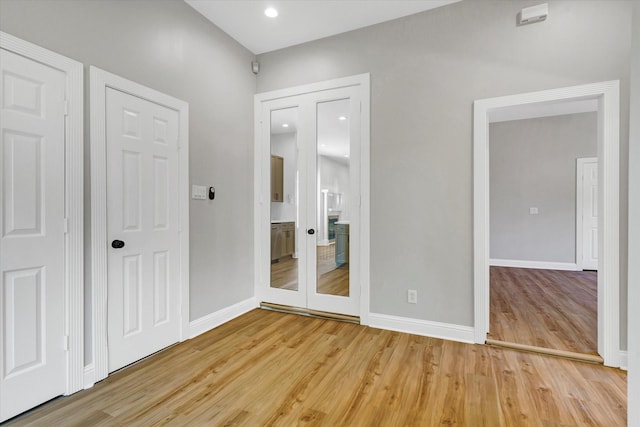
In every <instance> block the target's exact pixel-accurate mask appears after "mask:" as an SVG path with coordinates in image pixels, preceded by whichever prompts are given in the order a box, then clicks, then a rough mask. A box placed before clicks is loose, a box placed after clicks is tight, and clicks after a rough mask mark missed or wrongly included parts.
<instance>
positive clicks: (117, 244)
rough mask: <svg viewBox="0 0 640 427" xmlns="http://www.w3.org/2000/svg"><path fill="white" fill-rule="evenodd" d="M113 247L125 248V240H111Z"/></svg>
mask: <svg viewBox="0 0 640 427" xmlns="http://www.w3.org/2000/svg"><path fill="white" fill-rule="evenodd" d="M111 247H112V248H113V249H120V248H124V242H123V241H122V240H114V241H113V242H111Z"/></svg>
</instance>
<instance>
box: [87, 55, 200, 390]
mask: <svg viewBox="0 0 640 427" xmlns="http://www.w3.org/2000/svg"><path fill="white" fill-rule="evenodd" d="M89 83H90V105H91V148H90V151H91V153H90V154H91V291H92V296H93V298H92V307H93V364H94V369H95V379H94V381H99V380H101V379H103V378H106V377H107V375H108V374H109V363H108V357H109V354H108V350H107V320H108V319H107V245H108V242H107V170H106V167H107V155H106V127H105V118H106V113H105V94H106V89H107V88H112V89H116V90H119V91H122V92H125V93H128V94H130V95H133V96H137V97H140V98H143V99H146V100H148V101H151V102H154V103H156V104H160V105H163V106H165V107H167V108H171V109H173V110H176V111H177V112H178V113H179V115H180V129H179V134H178V156H179V166H178V168H179V172H178V174H179V184H178V188H179V200H180V212H179V216H180V219H179V230H180V274H179V277H180V285H179V286H180V292H179V294H180V302H179V304H180V317H181V319H180V323H181V327H180V341H184V340H186V339H188V338H189V133H188V132H189V104H187V103H186V102H184V101H181V100H179V99H177V98H174V97H171V96H169V95H166V94H164V93H161V92H158V91H156V90H154V89H151V88H148V87H146V86H143V85H141V84H138V83H135V82H132V81H130V80H127V79H125V78H122V77H120V76H117V75H115V74H111V73H109V72H107V71H104V70H101V69H99V68H96V67H90V70H89Z"/></svg>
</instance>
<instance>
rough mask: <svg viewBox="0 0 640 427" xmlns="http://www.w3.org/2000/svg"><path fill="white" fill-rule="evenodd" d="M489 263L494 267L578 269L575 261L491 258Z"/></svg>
mask: <svg viewBox="0 0 640 427" xmlns="http://www.w3.org/2000/svg"><path fill="white" fill-rule="evenodd" d="M489 265H491V266H494V267H517V268H538V269H542V270H569V271H578V270H579V268H578V264H576V263H574V262H551V261H524V260H519V259H490V260H489Z"/></svg>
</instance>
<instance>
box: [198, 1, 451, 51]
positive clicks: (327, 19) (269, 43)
mask: <svg viewBox="0 0 640 427" xmlns="http://www.w3.org/2000/svg"><path fill="white" fill-rule="evenodd" d="M457 1H460V0H185V2H186V3H187V4H189V5H190V6H191V7H193V8H194V9H195V10H197V11H198V12H200V13H201V14H202V15H204V16H205V17H206V18H207V19H209V20H210V21H211V22H213V23H214V24H215V25H217V26H218V27H220V28H221V29H222V30H223V31H224V32H226V33H227V34H229V35H230V36H231V37H233V38H234V39H236V40H237V41H238V42H239V43H240V44H242V45H243V46H245V47H246V48H247V49H249V50H250V51H251V52H253V53H254V54H256V55H257V54H260V53H265V52H271V51H273V50H277V49H282V48H285V47H288V46H293V45H296V44H300V43H305V42H308V41H311V40H317V39H321V38H323V37H328V36H331V35H334V34H340V33H344V32H346V31H351V30H355V29H358V28H362V27H366V26H369V25H373V24H377V23H380V22H384V21H390V20H392V19H396V18H400V17H403V16H407V15H412V14H414V13H418V12H422V11H425V10H429V9H433V8H436V7H440V6H444V5H447V4H450V3H455V2H457ZM268 7H274V8H276V9H277V10H278V16H277V17H276V18H268V17H267V16H265V14H264V11H265V9H266V8H268Z"/></svg>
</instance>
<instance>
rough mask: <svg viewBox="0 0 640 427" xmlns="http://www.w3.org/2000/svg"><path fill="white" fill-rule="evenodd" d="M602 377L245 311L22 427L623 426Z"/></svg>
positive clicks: (505, 355)
mask: <svg viewBox="0 0 640 427" xmlns="http://www.w3.org/2000/svg"><path fill="white" fill-rule="evenodd" d="M625 417H626V374H625V373H624V372H622V371H620V370H616V369H611V368H606V367H603V366H598V365H592V364H586V363H580V362H573V361H569V360H564V359H558V358H552V357H547V356H542V355H536V354H530V353H522V352H518V351H512V350H503V349H499V348H493V347H489V346H480V345H471V344H462V343H457V342H451V341H443V340H439V339H435V338H427V337H422V336H416V335H409V334H403V333H399V332H393V331H386V330H380V329H372V328H368V327H365V326H360V325H354V324H350V323H345V322H337V321H331V320H324V319H317V318H312V317H305V316H298V315H293V314H283V313H277V312H272V311H267V310H259V309H257V310H254V311H251V312H249V313H247V314H245V315H243V316H241V317H239V318H236V319H234V320H232V321H230V322H228V323H226V324H224V325H222V326H220V327H218V328H216V329H214V330H212V331H209V332H207V333H205V334H203V335H200V336H198V337H197V338H194V339H192V340H190V341H186V342H183V343H181V344H178V345H175V346H173V347H171V348H169V349H166V350H164V351H162V352H160V353H158V354H156V355H154V356H151V357H149V358H148V359H145V360H143V361H141V362H139V363H137V364H135V365H132V366H130V367H128V368H125V369H123V370H121V371H119V372H116V373H114V374H113V375H111V376H109V377H108V378H107V379H106V380H104V381H102V382H101V383H99V384H96V385H95V386H94V387H93V388H92V389H89V390H85V391H82V392H79V393H77V394H75V395H72V396H69V397H63V398H58V399H56V400H54V401H51V402H50V403H48V404H46V405H44V406H42V407H40V408H37V409H36V410H34V411H32V412H30V413H27V414H25V415H23V416H22V417H20V418H18V419H15V420H13V421H12V422H11V423H9V424H10V425H16V426H22V425H30V426H89V425H91V426H116V425H117V426H155V425H172V426H186V425H188V426H224V425H238V426H296V425H305V426H306V425H310V426H392V427H396V426H403V427H404V426H441V425H458V426H474V427H475V426H491V427H494V426H518V427H520V426H586V425H593V426H607V427H613V426H624V425H626V418H625Z"/></svg>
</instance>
